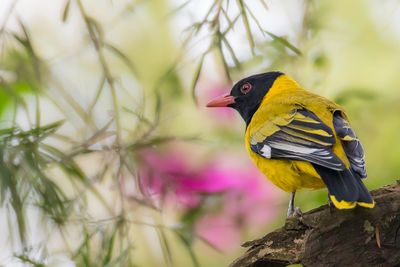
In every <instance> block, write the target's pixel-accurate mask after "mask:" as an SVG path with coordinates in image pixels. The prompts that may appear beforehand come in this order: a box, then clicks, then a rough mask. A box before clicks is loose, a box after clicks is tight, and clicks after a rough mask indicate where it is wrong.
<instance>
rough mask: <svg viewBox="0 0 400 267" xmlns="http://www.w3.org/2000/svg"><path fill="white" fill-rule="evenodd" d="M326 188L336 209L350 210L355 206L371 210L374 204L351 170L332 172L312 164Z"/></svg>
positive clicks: (359, 179)
mask: <svg viewBox="0 0 400 267" xmlns="http://www.w3.org/2000/svg"><path fill="white" fill-rule="evenodd" d="M313 165H314V168H315V170H316V171H317V172H318V174H319V175H320V176H321V178H322V180H323V181H324V183H325V185H326V187H327V188H328V193H329V198H330V200H331V201H332V203H333V204H334V205H335V207H336V208H338V209H352V208H354V207H355V206H356V205H359V206H361V207H364V208H373V207H374V206H375V202H374V200H373V199H372V196H371V194H370V193H369V191H368V189H367V188H366V187H365V185H364V184H363V182H362V181H361V178H359V177H358V176H357V174H356V173H354V172H352V171H351V170H344V171H334V170H331V169H328V168H325V167H322V166H318V165H316V164H313Z"/></svg>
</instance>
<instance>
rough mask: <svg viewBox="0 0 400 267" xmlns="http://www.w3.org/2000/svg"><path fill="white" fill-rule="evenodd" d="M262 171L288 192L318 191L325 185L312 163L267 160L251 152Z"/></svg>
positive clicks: (252, 157)
mask: <svg viewBox="0 0 400 267" xmlns="http://www.w3.org/2000/svg"><path fill="white" fill-rule="evenodd" d="M249 154H250V157H251V159H252V160H253V161H254V163H255V164H256V165H257V167H258V168H259V169H260V171H261V172H262V173H263V174H264V175H265V176H266V177H267V178H268V179H269V180H270V181H271V182H272V183H273V184H275V185H276V186H277V187H279V188H281V189H282V190H284V191H286V192H295V191H297V190H298V189H301V188H309V189H318V188H322V187H324V186H325V185H324V183H323V181H322V179H321V178H320V176H319V175H318V173H317V172H316V171H315V169H314V167H313V166H312V165H311V163H309V162H306V161H298V160H284V159H266V158H264V157H261V156H259V155H258V154H256V153H254V152H253V151H249Z"/></svg>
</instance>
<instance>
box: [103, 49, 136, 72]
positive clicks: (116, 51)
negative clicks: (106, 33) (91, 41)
mask: <svg viewBox="0 0 400 267" xmlns="http://www.w3.org/2000/svg"><path fill="white" fill-rule="evenodd" d="M104 47H105V48H106V49H108V50H110V51H111V52H113V53H114V54H115V55H116V56H117V57H119V58H120V59H121V60H122V61H123V62H124V63H125V64H126V65H127V66H128V68H129V69H130V70H131V72H132V73H133V74H134V75H137V74H138V72H137V70H136V67H135V66H134V64H133V62H132V61H131V60H130V59H129V58H128V57H127V56H126V55H125V54H124V53H123V52H122V51H121V50H120V49H119V48H117V47H115V46H113V45H111V44H108V43H106V44H104Z"/></svg>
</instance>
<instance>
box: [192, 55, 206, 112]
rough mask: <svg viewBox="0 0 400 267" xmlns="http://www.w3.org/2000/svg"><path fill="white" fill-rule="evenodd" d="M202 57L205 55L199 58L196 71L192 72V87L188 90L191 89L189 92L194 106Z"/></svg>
mask: <svg viewBox="0 0 400 267" xmlns="http://www.w3.org/2000/svg"><path fill="white" fill-rule="evenodd" d="M204 57H205V54H203V55H202V56H201V58H200V61H199V63H198V64H197V67H196V70H195V71H194V76H193V80H192V85H191V86H190V88H191V90H190V91H191V92H192V99H193V101H194V102H195V103H196V105H197V104H198V102H197V97H196V85H197V82H198V81H199V78H200V73H201V69H202V68H203V62H204Z"/></svg>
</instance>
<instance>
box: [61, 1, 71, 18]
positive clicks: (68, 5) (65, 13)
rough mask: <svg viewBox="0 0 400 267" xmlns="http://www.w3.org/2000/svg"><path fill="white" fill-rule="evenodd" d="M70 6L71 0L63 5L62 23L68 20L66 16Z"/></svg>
mask: <svg viewBox="0 0 400 267" xmlns="http://www.w3.org/2000/svg"><path fill="white" fill-rule="evenodd" d="M70 5H71V0H68V1H67V2H66V3H65V6H64V11H63V13H62V22H66V21H67V19H68V14H69V9H70Z"/></svg>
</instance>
